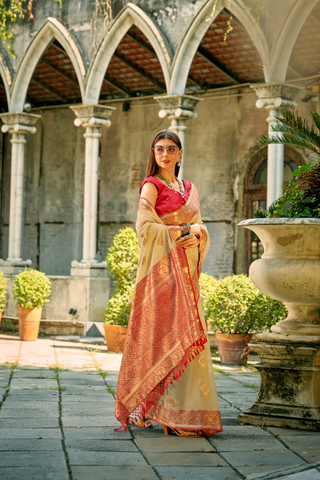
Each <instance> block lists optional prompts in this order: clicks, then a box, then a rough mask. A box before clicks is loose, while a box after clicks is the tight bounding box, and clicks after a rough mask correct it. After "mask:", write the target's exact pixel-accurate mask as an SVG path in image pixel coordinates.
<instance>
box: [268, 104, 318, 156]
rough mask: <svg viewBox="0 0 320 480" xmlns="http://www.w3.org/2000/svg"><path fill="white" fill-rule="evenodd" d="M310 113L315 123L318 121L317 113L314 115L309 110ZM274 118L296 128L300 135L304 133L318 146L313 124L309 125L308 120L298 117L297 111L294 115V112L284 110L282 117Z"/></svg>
mask: <svg viewBox="0 0 320 480" xmlns="http://www.w3.org/2000/svg"><path fill="white" fill-rule="evenodd" d="M311 115H312V118H313V120H314V121H315V123H316V122H318V121H320V119H319V118H318V117H319V115H318V114H315V115H314V113H312V112H311ZM276 118H277V120H278V121H279V122H280V123H283V124H284V125H287V126H288V127H291V128H294V129H295V130H297V131H298V132H299V133H300V135H306V136H308V137H310V139H312V140H313V142H314V144H315V145H317V146H318V147H319V148H320V136H319V135H318V134H317V133H316V132H315V130H314V128H313V125H312V126H311V127H309V124H308V121H307V120H306V119H305V118H302V117H300V116H299V115H298V113H297V114H296V116H295V114H294V113H293V112H291V111H290V110H284V111H283V117H276Z"/></svg>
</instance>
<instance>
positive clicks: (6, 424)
mask: <svg viewBox="0 0 320 480" xmlns="http://www.w3.org/2000/svg"><path fill="white" fill-rule="evenodd" d="M0 425H1V429H3V428H59V419H58V415H56V416H55V417H49V416H44V417H38V418H37V417H30V418H2V415H1V413H0Z"/></svg>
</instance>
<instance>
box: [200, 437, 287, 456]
mask: <svg viewBox="0 0 320 480" xmlns="http://www.w3.org/2000/svg"><path fill="white" fill-rule="evenodd" d="M210 443H211V444H212V445H213V446H214V447H215V448H216V449H217V450H218V451H219V452H237V451H239V450H241V451H243V450H248V451H256V450H263V451H264V450H278V449H282V450H283V445H282V444H281V443H280V442H279V440H276V439H275V438H274V437H272V435H270V436H269V437H267V436H262V435H251V436H250V437H249V436H244V435H238V436H237V435H233V436H230V435H225V436H224V437H223V436H221V437H210Z"/></svg>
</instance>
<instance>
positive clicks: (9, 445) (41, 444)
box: [0, 438, 62, 478]
mask: <svg viewBox="0 0 320 480" xmlns="http://www.w3.org/2000/svg"><path fill="white" fill-rule="evenodd" d="M23 450H26V451H30V450H37V451H38V450H39V451H42V450H49V451H51V450H52V451H53V450H61V451H62V443H61V440H59V439H52V438H48V439H47V438H42V439H41V440H39V439H30V438H21V439H19V438H6V439H2V438H1V439H0V452H10V451H11V452H16V451H23ZM0 478H1V477H0Z"/></svg>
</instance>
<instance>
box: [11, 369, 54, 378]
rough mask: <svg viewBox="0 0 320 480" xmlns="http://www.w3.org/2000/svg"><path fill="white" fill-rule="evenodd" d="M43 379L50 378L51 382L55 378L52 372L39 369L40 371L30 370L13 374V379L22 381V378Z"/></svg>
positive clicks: (16, 371)
mask: <svg viewBox="0 0 320 480" xmlns="http://www.w3.org/2000/svg"><path fill="white" fill-rule="evenodd" d="M43 377H45V378H47V377H49V378H52V379H53V380H54V379H55V378H56V374H55V372H54V371H53V370H50V369H49V368H41V369H31V370H15V371H14V374H13V378H14V379H20V378H21V379H22V378H37V379H41V378H42V379H43Z"/></svg>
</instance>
